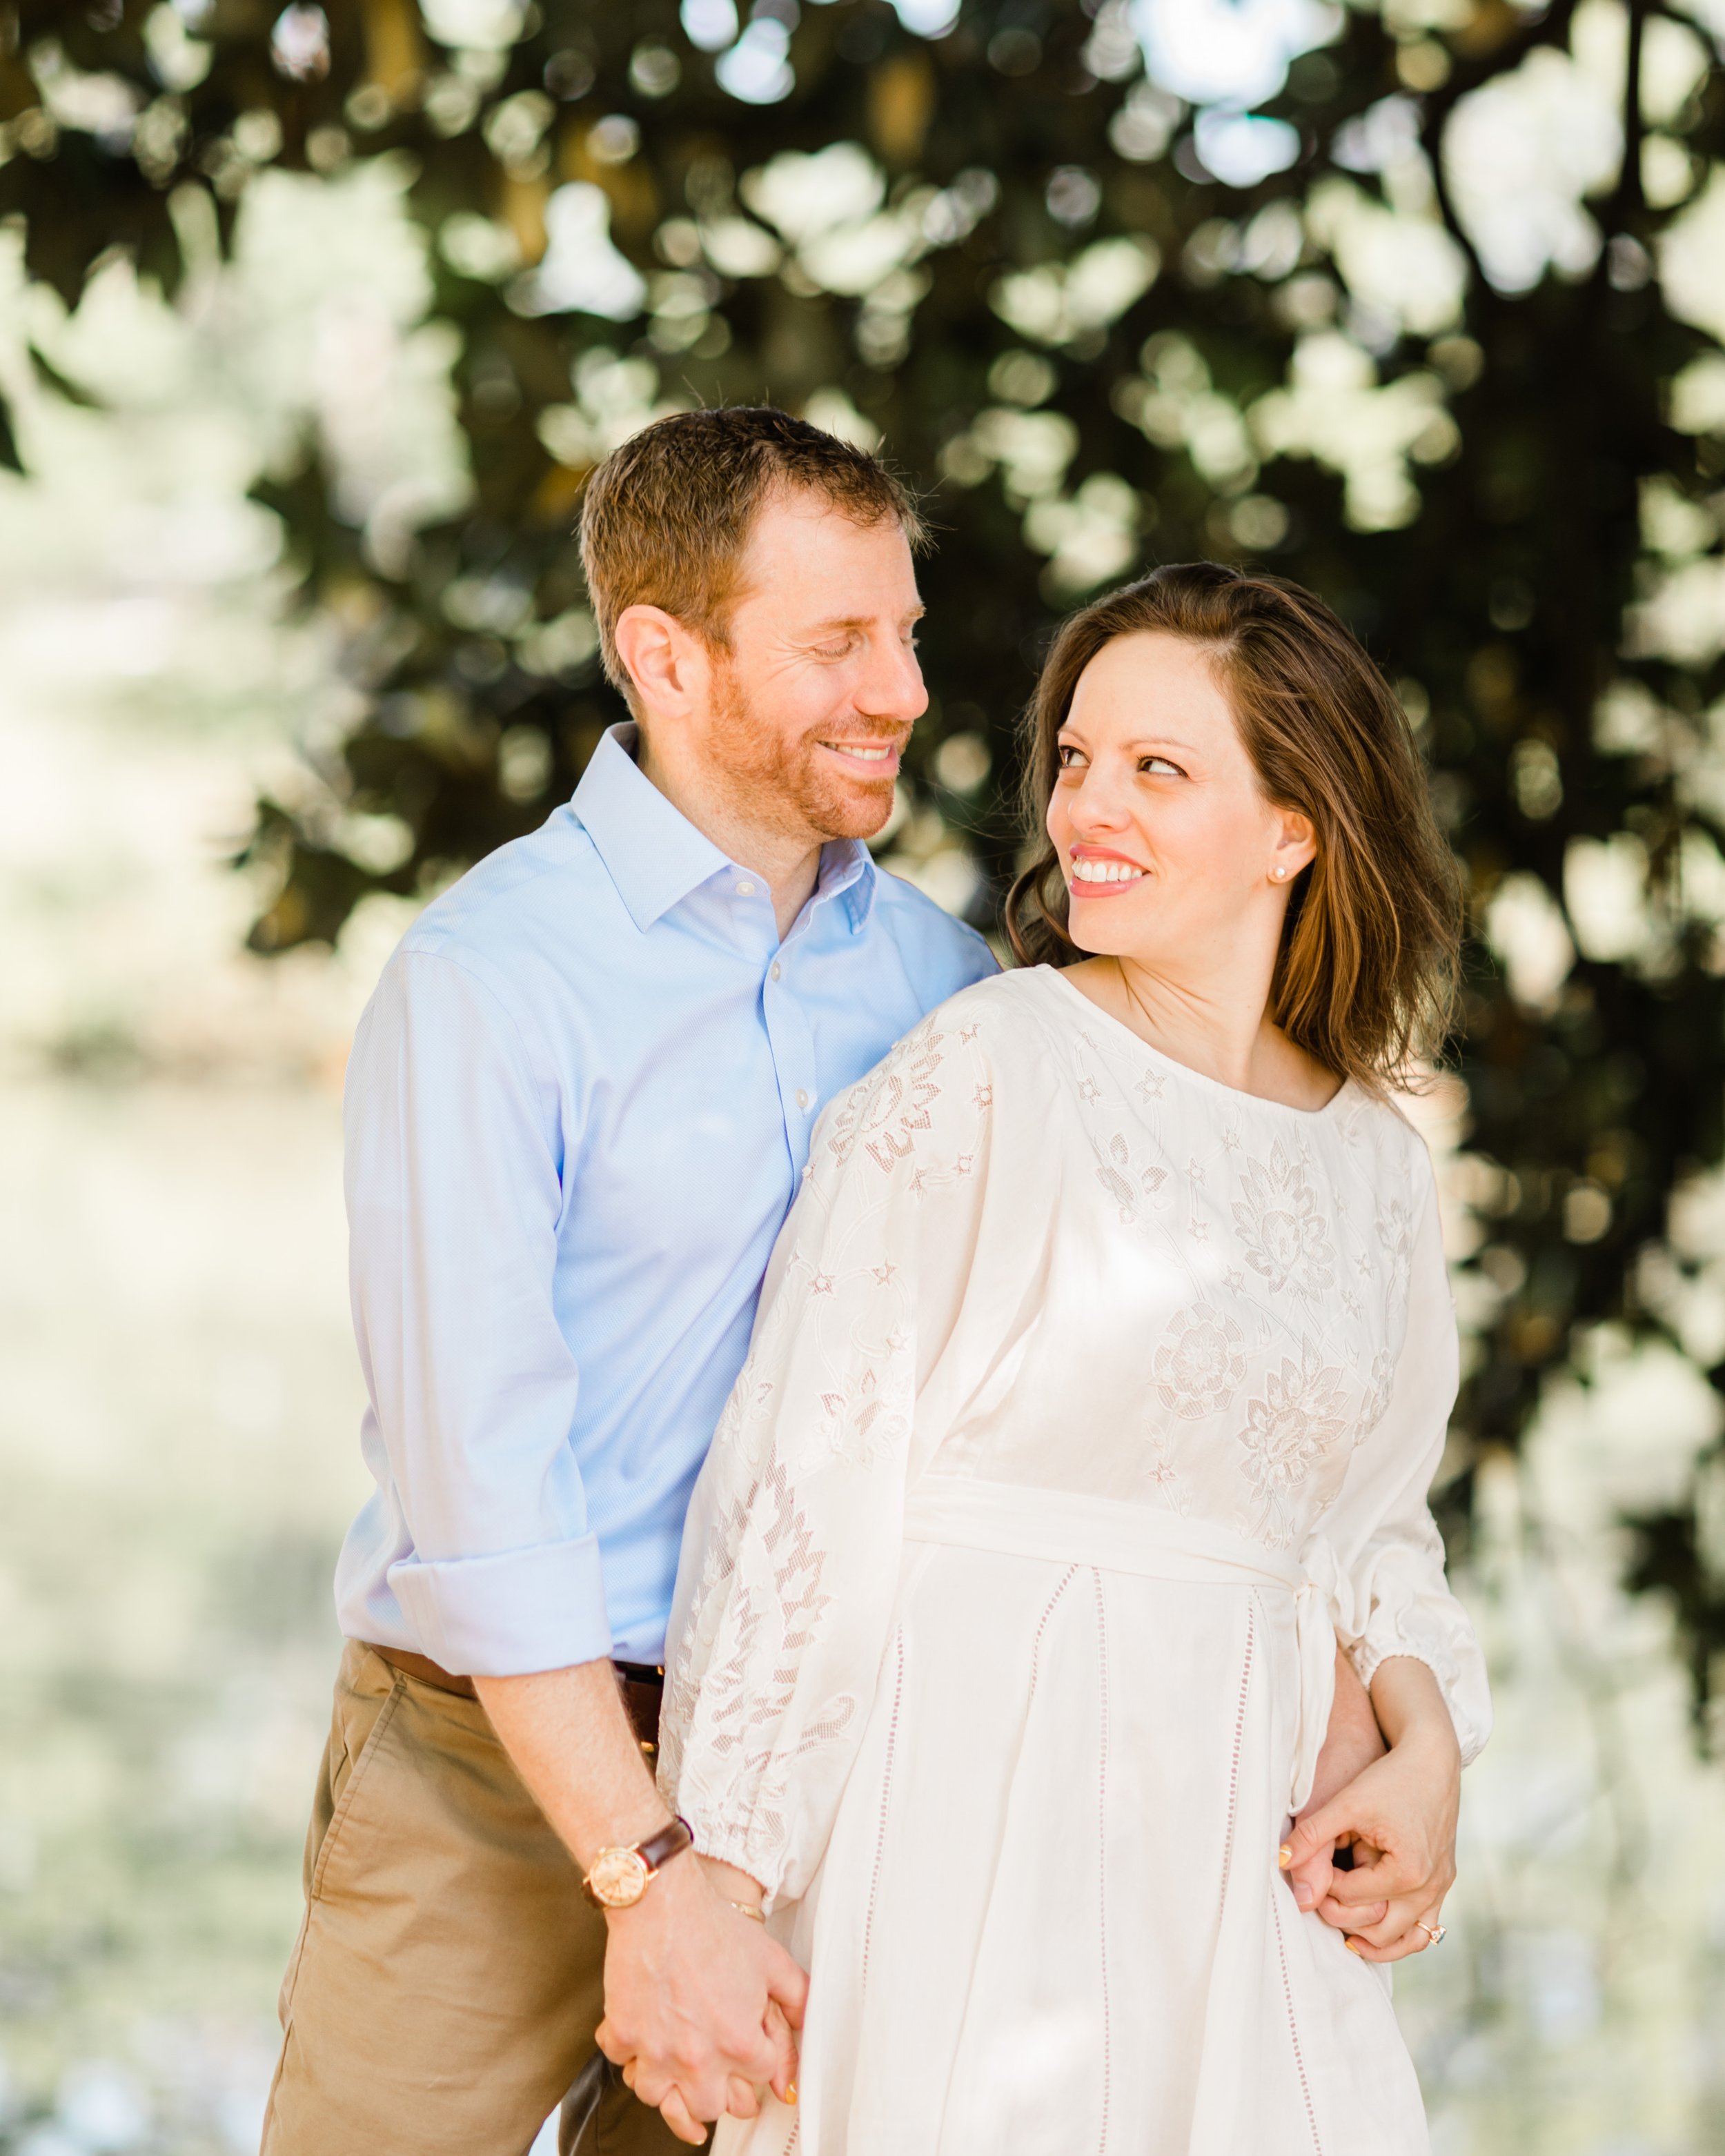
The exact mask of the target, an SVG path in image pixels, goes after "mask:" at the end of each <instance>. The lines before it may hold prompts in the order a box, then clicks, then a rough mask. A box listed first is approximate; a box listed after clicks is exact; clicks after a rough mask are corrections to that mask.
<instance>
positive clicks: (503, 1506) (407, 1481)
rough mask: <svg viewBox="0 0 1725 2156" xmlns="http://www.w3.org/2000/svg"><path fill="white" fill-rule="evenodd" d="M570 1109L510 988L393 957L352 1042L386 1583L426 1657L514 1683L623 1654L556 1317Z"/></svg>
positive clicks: (356, 1271)
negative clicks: (387, 1505)
mask: <svg viewBox="0 0 1725 2156" xmlns="http://www.w3.org/2000/svg"><path fill="white" fill-rule="evenodd" d="M562 1110H563V1103H562V1096H561V1093H560V1091H559V1087H558V1085H557V1081H556V1079H555V1078H554V1077H553V1076H552V1074H551V1072H550V1070H549V1065H548V1059H547V1058H546V1057H545V1056H544V1055H543V1054H542V1052H539V1051H538V1050H536V1043H535V1042H534V1041H533V1040H532V1039H531V1038H530V1037H529V1035H528V1034H527V1033H526V1031H525V1030H524V1029H523V1026H522V1024H521V1023H520V1021H519V1020H518V1019H517V1017H516V1014H514V1013H513V1012H512V1011H511V1009H509V1008H508V1007H507V1006H506V1004H505V1003H504V1001H503V1000H502V999H501V996H500V995H499V994H498V993H497V992H496V991H495V989H494V988H492V987H491V986H490V984H488V983H486V982H485V980H484V979H483V978H480V975H479V974H478V973H475V971H473V970H471V969H470V968H469V967H468V966H467V965H465V963H463V962H460V961H458V960H456V959H454V958H451V957H445V956H444V955H442V954H439V953H436V952H424V951H418V952H400V953H398V955H397V957H395V959H394V960H393V961H392V962H391V964H390V966H389V967H388V969H387V971H386V973H385V974H384V977H383V979H382V982H381V983H379V986H378V988H377V993H376V995H375V996H374V998H372V1004H371V1005H370V1007H369V1009H368V1010H367V1014H366V1018H365V1019H364V1021H363V1023H362V1026H361V1029H360V1031H359V1033H358V1034H357V1037H356V1039H355V1042H354V1050H353V1055H352V1060H351V1062H350V1065H349V1070H348V1079H347V1101H346V1111H345V1112H346V1125H347V1178H346V1183H347V1217H348V1227H349V1235H350V1250H351V1289H352V1303H353V1321H354V1329H355V1332H356V1335H357V1339H358V1342H359V1350H360V1358H361V1362H362V1367H363V1369H364V1373H365V1380H366V1385H367V1391H368V1392H369V1394H370V1397H371V1413H372V1420H373V1422H374V1425H375V1430H376V1435H377V1440H378V1442H379V1443H381V1445H382V1448H383V1450H384V1451H385V1453H386V1454H387V1455H388V1464H389V1471H390V1475H391V1478H392V1480H393V1483H394V1486H395V1495H396V1498H397V1501H398V1504H399V1507H400V1509H401V1512H402V1515H403V1521H404V1523H405V1527H406V1530H407V1533H408V1537H410V1539H411V1543H412V1548H411V1550H410V1552H408V1553H407V1554H405V1555H403V1556H402V1557H400V1558H398V1559H397V1561H396V1562H395V1563H392V1564H391V1565H390V1566H389V1568H388V1581H389V1585H390V1587H391V1589H393V1592H394V1594H395V1596H396V1599H397V1600H398V1603H399V1604H400V1607H401V1609H402V1612H403V1615H404V1617H405V1618H406V1620H408V1625H410V1626H411V1628H412V1630H413V1634H414V1635H415V1637H416V1640H417V1641H418V1645H419V1647H420V1649H421V1650H422V1651H423V1652H424V1653H425V1654H428V1655H431V1656H432V1657H433V1658H434V1660H435V1661H439V1662H441V1663H442V1664H443V1665H444V1667H445V1668H448V1669H451V1670H454V1671H463V1672H465V1673H468V1674H470V1675H473V1676H512V1675H516V1674H518V1673H521V1672H525V1671H532V1670H545V1669H559V1668H562V1667H565V1666H568V1665H570V1664H572V1663H576V1662H583V1661H598V1660H599V1659H601V1658H602V1657H603V1656H606V1655H609V1653H610V1651H611V1627H610V1623H609V1620H608V1616H607V1613H606V1605H605V1590H604V1581H603V1573H602V1571H601V1567H600V1560H599V1546H598V1539H597V1537H595V1536H594V1535H593V1533H592V1532H590V1531H589V1527H588V1511H587V1500H586V1495H585V1492H584V1491H583V1486H582V1480H581V1473H580V1470H579V1467H578V1465H577V1462H576V1459H575V1455H574V1453H573V1450H572V1447H571V1441H570V1440H571V1431H572V1426H573V1424H574V1419H575V1409H576V1401H577V1398H578V1392H579V1389H580V1373H579V1371H578V1368H577V1366H576V1363H575V1358H574V1356H573V1355H572V1353H571V1351H570V1347H569V1345H568V1342H567V1340H566V1339H565V1337H564V1335H563V1332H562V1328H561V1327H560V1326H559V1324H558V1322H557V1308H556V1303H555V1286H556V1274H557V1229H558V1222H559V1219H560V1216H561V1214H562V1209H563V1205H564V1203H565V1198H564V1189H563V1173H562V1170H563V1158H562V1151H563V1143H564V1129H565V1118H564V1115H563V1112H562Z"/></svg>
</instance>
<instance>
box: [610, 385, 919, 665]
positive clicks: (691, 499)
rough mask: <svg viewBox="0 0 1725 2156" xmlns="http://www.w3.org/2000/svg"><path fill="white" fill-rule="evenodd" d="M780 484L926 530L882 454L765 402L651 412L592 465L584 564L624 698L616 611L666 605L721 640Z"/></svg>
mask: <svg viewBox="0 0 1725 2156" xmlns="http://www.w3.org/2000/svg"><path fill="white" fill-rule="evenodd" d="M781 488H784V489H801V490H806V491H807V492H809V493H810V494H814V495H819V496H820V497H821V498H823V499H824V500H826V501H827V502H829V503H830V504H831V506H833V507H834V509H836V510H837V511H839V513H840V514H841V515H842V516H848V517H850V519H851V520H852V521H854V522H855V523H857V524H860V525H864V526H869V525H875V524H884V523H888V522H896V523H897V524H899V525H900V526H902V528H903V531H904V534H905V536H906V539H908V540H909V541H910V542H911V545H912V546H913V547H920V546H921V545H922V543H923V542H924V540H925V539H926V537H927V531H926V528H925V526H924V525H923V522H922V517H921V516H920V515H919V514H918V513H917V509H916V502H915V500H913V499H912V497H911V493H910V490H909V489H908V488H906V485H904V483H903V481H902V480H900V479H898V478H897V477H896V475H894V474H893V473H892V472H891V471H889V470H887V468H886V465H883V464H882V463H881V462H880V459H878V458H876V457H872V456H870V454H868V452H867V451H866V450H865V449H856V448H854V447H853V446H852V444H850V443H849V442H841V441H840V440H839V439H838V437H837V436H836V435H834V434H823V433H822V431H821V429H819V427H811V426H810V425H809V423H808V421H807V420H806V419H793V418H792V417H791V415H790V413H788V412H779V411H775V410H774V409H773V408H772V407H771V406H770V405H759V406H756V405H729V406H725V407H721V408H719V409H718V410H716V411H710V412H679V413H675V414H673V416H672V417H671V418H668V419H656V420H655V421H654V423H653V424H652V425H651V426H650V427H644V428H643V429H641V431H640V433H639V434H634V435H631V436H630V438H629V440H628V441H626V442H625V443H624V444H623V446H622V447H621V448H620V449H614V450H613V451H612V453H611V454H610V455H609V456H608V457H607V458H606V459H605V460H604V462H603V464H602V465H599V466H598V469H597V470H595V471H594V473H593V476H592V477H591V478H590V479H589V480H588V483H587V492H586V495H585V498H584V499H583V502H582V506H581V562H582V567H583V568H584V569H585V571H586V572H587V588H588V597H589V598H591V599H592V601H593V616H594V619H595V620H596V621H597V623H598V631H599V650H600V654H601V655H602V657H603V660H604V666H605V672H606V673H607V675H608V676H609V677H610V679H611V680H612V681H613V682H614V683H615V684H616V685H617V687H618V688H619V689H620V690H622V691H623V693H624V696H629V697H630V699H631V701H633V691H632V685H631V684H630V681H629V675H628V673H627V671H626V670H624V665H623V663H622V661H621V660H619V657H618V655H617V639H616V634H615V632H616V627H617V618H618V616H619V614H620V613H622V612H623V610H624V608H625V607H632V606H656V607H663V608H664V609H665V612H666V613H669V614H675V616H676V618H677V619H678V620H679V621H680V622H683V623H685V624H686V625H687V626H688V627H689V628H691V629H694V630H696V632H697V633H698V634H700V635H701V636H703V637H705V638H706V640H707V642H708V643H710V644H718V645H720V646H721V647H722V646H723V644H725V642H726V629H727V627H728V623H729V616H730V609H731V606H732V602H733V601H734V600H735V598H736V597H737V585H738V579H739V576H740V574H741V567H742V554H743V550H744V548H745V547H747V544H748V539H749V534H750V531H752V528H753V526H754V521H755V518H756V516H757V515H758V513H759V511H760V509H761V506H762V503H763V502H764V501H765V500H766V499H767V498H768V495H770V494H772V493H773V492H774V491H775V490H778V489H781Z"/></svg>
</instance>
